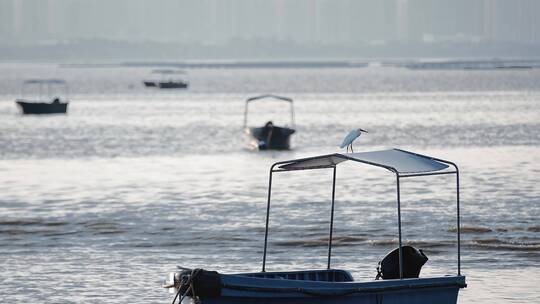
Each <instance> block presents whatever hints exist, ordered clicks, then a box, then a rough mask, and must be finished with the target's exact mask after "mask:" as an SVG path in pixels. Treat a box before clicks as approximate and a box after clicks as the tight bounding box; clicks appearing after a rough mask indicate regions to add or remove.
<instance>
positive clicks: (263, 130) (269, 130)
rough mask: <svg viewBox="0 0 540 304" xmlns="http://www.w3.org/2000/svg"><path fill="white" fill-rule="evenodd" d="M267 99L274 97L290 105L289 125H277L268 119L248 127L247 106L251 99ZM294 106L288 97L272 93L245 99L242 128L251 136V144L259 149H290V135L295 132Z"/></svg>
mask: <svg viewBox="0 0 540 304" xmlns="http://www.w3.org/2000/svg"><path fill="white" fill-rule="evenodd" d="M267 99H274V100H278V101H285V102H288V103H289V104H290V105H291V108H290V113H291V118H290V127H288V126H283V127H281V126H277V125H275V124H274V123H273V122H272V121H268V122H267V123H266V124H264V126H262V127H248V126H247V122H248V106H249V104H250V103H251V102H253V101H261V100H267ZM294 125H295V122H294V106H293V100H292V99H291V98H288V97H283V96H277V95H272V94H266V95H260V96H255V97H251V98H248V99H247V100H246V106H245V110H244V129H245V131H246V133H247V134H248V135H249V136H250V137H251V146H253V147H254V148H256V149H259V150H288V149H290V145H291V144H290V141H291V135H292V134H294V133H295V132H296V130H295V129H294Z"/></svg>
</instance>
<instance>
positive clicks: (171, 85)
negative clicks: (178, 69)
mask: <svg viewBox="0 0 540 304" xmlns="http://www.w3.org/2000/svg"><path fill="white" fill-rule="evenodd" d="M157 85H158V87H159V88H160V89H186V88H187V87H188V86H189V83H188V82H186V81H183V80H178V81H172V80H169V81H160V82H158V84H157Z"/></svg>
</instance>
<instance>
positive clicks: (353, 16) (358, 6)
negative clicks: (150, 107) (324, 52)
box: [0, 0, 540, 44]
mask: <svg viewBox="0 0 540 304" xmlns="http://www.w3.org/2000/svg"><path fill="white" fill-rule="evenodd" d="M539 12H540V1H538V0H0V43H3V44H12V43H38V42H43V41H45V42H46V41H54V40H67V39H80V38H107V39H120V40H131V41H144V40H157V41H166V42H198V43H208V44H214V43H224V42H227V41H230V40H231V39H272V40H280V41H295V42H299V43H325V44H343V43H345V44H348V43H349V44H354V43H357V42H369V43H373V44H377V43H381V42H385V41H396V40H400V41H424V42H437V41H472V42H478V41H504V42H520V43H539V42H540V30H539V28H540V21H538V20H539V19H540V18H538V16H537V15H538V13H539Z"/></svg>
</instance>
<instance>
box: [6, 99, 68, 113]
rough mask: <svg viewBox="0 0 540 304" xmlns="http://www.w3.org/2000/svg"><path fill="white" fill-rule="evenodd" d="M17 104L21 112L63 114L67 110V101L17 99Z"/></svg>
mask: <svg viewBox="0 0 540 304" xmlns="http://www.w3.org/2000/svg"><path fill="white" fill-rule="evenodd" d="M16 103H17V105H18V106H19V107H20V108H21V111H22V113H23V114H65V113H66V112H67V106H68V103H67V102H52V103H47V102H28V101H22V100H17V101H16Z"/></svg>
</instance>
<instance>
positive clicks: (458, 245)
mask: <svg viewBox="0 0 540 304" xmlns="http://www.w3.org/2000/svg"><path fill="white" fill-rule="evenodd" d="M454 166H455V167H456V205H457V256H458V260H457V265H458V266H457V267H458V270H457V271H458V276H460V275H461V228H460V227H459V226H460V220H459V169H458V168H457V166H456V165H454Z"/></svg>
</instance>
